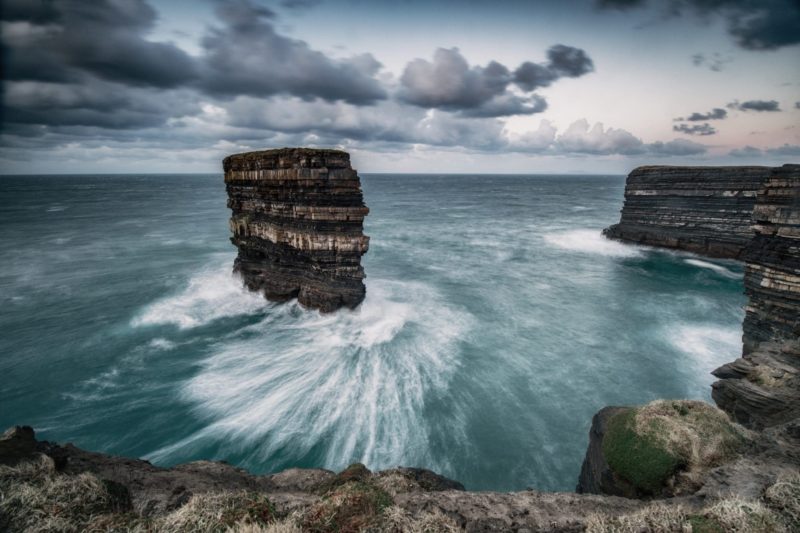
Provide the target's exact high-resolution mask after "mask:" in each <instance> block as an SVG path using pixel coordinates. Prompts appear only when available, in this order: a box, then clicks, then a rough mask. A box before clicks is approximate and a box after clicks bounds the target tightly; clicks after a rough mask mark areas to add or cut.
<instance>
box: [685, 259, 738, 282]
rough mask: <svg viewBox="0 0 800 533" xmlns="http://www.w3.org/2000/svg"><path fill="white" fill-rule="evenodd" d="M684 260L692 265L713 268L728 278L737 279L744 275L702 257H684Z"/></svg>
mask: <svg viewBox="0 0 800 533" xmlns="http://www.w3.org/2000/svg"><path fill="white" fill-rule="evenodd" d="M684 262H686V263H688V264H690V265H692V266H696V267H700V268H707V269H708V270H712V271H714V272H716V273H717V274H719V275H721V276H724V277H726V278H731V279H737V278H741V277H742V276H741V275H740V274H737V273H736V272H733V271H732V270H729V269H727V268H725V267H724V266H722V265H717V264H714V263H710V262H708V261H702V260H700V259H684Z"/></svg>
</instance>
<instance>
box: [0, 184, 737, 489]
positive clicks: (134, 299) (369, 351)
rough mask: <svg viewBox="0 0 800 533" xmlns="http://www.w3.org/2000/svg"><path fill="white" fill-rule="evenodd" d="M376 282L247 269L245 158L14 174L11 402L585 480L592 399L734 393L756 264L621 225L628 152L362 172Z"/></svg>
mask: <svg viewBox="0 0 800 533" xmlns="http://www.w3.org/2000/svg"><path fill="white" fill-rule="evenodd" d="M362 182H363V188H364V195H365V199H366V202H367V204H368V205H369V207H370V209H371V213H370V215H369V217H368V218H367V220H366V224H365V232H366V233H367V234H368V235H369V236H370V237H371V243H370V251H369V253H368V254H367V255H366V256H365V257H364V262H363V264H364V267H365V269H366V272H367V276H368V278H367V298H366V300H365V301H364V303H363V304H362V306H361V308H360V309H358V310H356V311H353V312H349V311H342V312H338V313H335V314H331V315H321V314H319V313H318V312H313V311H306V310H303V309H302V308H300V307H298V305H297V304H296V303H289V304H284V305H276V304H271V303H267V302H265V301H264V300H263V299H262V298H261V297H259V296H258V295H255V294H250V293H247V292H246V291H244V290H243V289H242V288H241V286H240V282H239V280H237V279H236V278H234V277H233V276H232V275H231V266H232V263H233V259H234V256H235V250H234V247H233V246H232V245H231V244H230V242H229V240H228V237H229V230H228V224H227V219H228V216H229V211H228V209H227V208H226V207H225V201H226V196H225V190H224V185H223V182H222V176H221V175H218V174H215V175H127V176H102V175H94V176H77V175H70V176H26V177H12V176H4V177H0V302H1V303H2V305H1V306H0V376H2V378H0V426H2V427H3V428H5V427H7V426H10V425H13V424H28V425H32V426H34V427H35V428H36V429H37V431H38V435H39V436H40V438H44V439H49V440H55V441H58V442H73V443H75V444H76V445H78V446H80V447H83V448H86V449H89V450H95V451H103V452H109V453H114V454H123V455H129V456H137V457H144V458H147V459H149V460H151V461H152V462H154V463H156V464H160V465H171V464H175V463H179V462H185V461H190V460H195V459H224V460H226V461H229V462H231V463H233V464H235V465H238V466H242V467H245V468H247V469H250V470H252V471H254V472H258V473H265V472H274V471H278V470H281V469H285V468H288V467H294V466H298V467H325V468H330V469H341V468H343V467H345V466H346V465H348V464H349V463H352V462H356V461H360V462H363V463H365V464H366V465H367V466H368V467H370V468H372V469H380V468H387V467H392V466H396V465H404V466H420V467H425V468H430V469H433V470H435V471H437V472H439V473H441V474H444V475H446V476H448V477H451V478H454V479H457V480H459V481H461V482H463V483H464V484H465V485H466V486H467V488H469V489H475V490H477V489H490V490H501V491H508V490H522V489H525V488H527V487H532V488H536V489H543V490H572V489H574V487H575V484H576V482H577V478H578V473H579V470H580V465H581V461H582V459H583V455H584V452H585V450H586V445H587V442H588V430H589V425H590V422H591V418H592V415H593V414H594V413H595V412H596V411H597V410H598V409H600V408H601V407H603V406H606V405H621V404H639V403H643V402H647V401H649V400H653V399H656V398H698V399H706V400H708V399H710V387H709V385H710V384H711V382H712V381H713V378H712V376H711V375H710V374H709V372H710V371H711V370H713V369H714V368H715V367H717V366H718V365H720V364H722V363H724V362H728V361H731V360H733V359H735V358H736V357H737V356H738V355H739V353H740V350H741V320H742V317H743V311H742V306H743V305H744V302H745V300H744V297H743V295H742V268H741V266H739V265H738V264H736V263H733V262H726V261H712V260H708V259H702V258H699V257H695V256H691V255H688V254H681V253H671V252H664V251H653V250H649V249H645V248H641V247H634V246H628V245H623V244H620V243H617V242H612V241H609V240H606V239H604V238H603V237H602V236H601V235H600V230H601V229H602V228H603V227H605V226H607V225H609V224H611V223H614V222H616V221H617V219H618V216H619V209H620V207H621V205H622V198H623V189H624V178H623V177H621V176H581V177H574V176H505V175H433V174H432V175H388V174H383V175H371V174H366V175H362Z"/></svg>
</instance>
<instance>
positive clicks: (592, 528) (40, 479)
mask: <svg viewBox="0 0 800 533" xmlns="http://www.w3.org/2000/svg"><path fill="white" fill-rule="evenodd" d="M698 404H700V402H661V403H658V404H657V405H653V406H648V407H646V408H643V409H644V411H643V412H644V413H646V414H647V416H648V417H649V418H648V419H649V420H650V421H651V422H652V421H653V420H660V423H661V422H665V423H666V424H667V426H664V427H669V428H670V429H671V431H674V432H677V433H676V434H677V435H679V436H681V437H688V438H689V439H690V441H688V442H690V443H691V444H692V446H695V447H696V448H697V449H696V450H695V451H696V452H697V453H698V456H697V457H696V458H694V459H691V462H687V463H682V461H683V460H684V458H685V457H689V458H691V457H692V453H691V452H687V453H689V455H687V456H684V455H681V454H683V453H684V452H686V450H688V448H686V447H685V446H677V445H676V444H675V443H673V442H672V441H671V440H669V439H670V438H671V435H672V434H671V433H669V432H667V433H663V432H662V433H660V434H658V433H657V434H648V433H642V434H638V433H636V428H635V426H630V427H627V428H625V429H624V431H622V433H620V434H618V435H616V437H615V438H618V437H620V436H621V437H622V438H621V439H618V441H617V442H616V444H615V446H616V447H617V448H616V450H615V452H614V453H616V454H617V455H615V456H610V457H634V458H636V459H637V460H639V459H646V458H647V457H648V454H656V455H657V454H658V453H664V454H666V456H667V457H673V455H674V457H677V459H676V460H674V461H668V463H669V468H668V469H661V470H659V469H658V468H656V467H654V466H653V465H654V464H655V465H656V466H658V465H659V464H660V463H658V461H656V462H655V463H654V462H653V461H639V462H634V463H629V464H627V465H626V466H625V467H624V468H627V470H624V469H623V470H621V471H622V472H624V473H625V475H626V476H630V477H631V479H633V480H635V483H634V485H636V484H641V487H639V489H635V490H640V489H641V490H643V491H644V492H640V493H627V494H626V495H627V496H635V498H633V497H628V498H626V497H619V496H610V495H595V494H576V493H567V492H562V493H547V492H539V491H535V490H527V491H523V492H511V493H497V492H469V491H465V490H464V487H463V486H461V484H459V483H458V482H456V481H452V480H449V479H447V478H445V477H442V476H440V475H437V474H435V473H434V472H431V471H429V470H424V469H419V468H394V469H390V470H383V471H380V472H370V471H369V470H368V469H366V468H365V467H364V466H363V465H360V464H355V465H351V466H350V467H348V468H347V469H345V470H344V471H342V472H339V473H338V474H337V473H334V472H331V471H328V470H321V469H290V470H286V471H284V472H280V473H277V474H270V475H252V474H250V473H248V472H246V471H244V470H242V469H239V468H235V467H233V466H231V465H229V464H226V463H224V462H210V461H197V462H192V463H186V464H182V465H178V466H175V467H172V468H160V467H157V466H154V465H152V464H150V463H149V462H147V461H144V460H140V459H130V458H125V457H116V456H111V455H106V454H101V453H93V452H88V451H84V450H81V449H80V448H77V447H75V446H73V445H71V444H66V445H63V446H62V445H58V444H55V443H50V442H46V441H38V440H36V438H35V434H34V432H33V430H32V429H31V428H29V427H14V428H11V429H9V430H8V431H6V432H5V434H4V435H3V436H2V438H0V530H2V531H76V532H77V531H142V532H145V531H146V532H173V531H187V532H188V531H240V532H257V531H264V532H272V533H279V532H284V533H286V532H300V531H308V532H318V533H320V532H357V531H386V532H406V531H408V532H440V531H441V532H452V531H471V532H477V531H498V532H499V531H517V532H531V531H550V532H556V531H564V532H567V531H569V532H573V531H589V532H606V531H623V532H627V531H631V532H634V531H635V532H639V531H653V532H660V531H664V532H667V531H669V532H672V531H705V532H719V531H748V532H749V531H756V532H758V531H761V532H782V531H783V532H788V531H793V530H794V531H796V530H797V529H796V528H797V527H800V476H798V472H800V427H795V426H791V425H785V426H782V427H781V428H773V429H771V430H769V431H766V432H763V433H758V434H754V433H750V432H748V431H747V430H745V429H744V428H741V427H738V426H735V425H731V423H730V422H729V421H728V419H727V417H726V416H725V415H724V414H723V413H721V412H720V411H718V410H716V409H714V408H713V407H710V406H705V407H700V406H699V405H698ZM684 409H686V410H687V412H690V413H692V415H691V416H688V417H685V416H683V415H681V414H680V413H681V412H682V411H683V410H684ZM626 412H627V411H626ZM607 414H608V411H603V412H601V413H600V414H599V415H598V417H599V418H598V417H596V419H595V424H598V423H601V424H602V423H605V422H604V421H605V420H607V417H606V415H607ZM698 414H699V416H697V415H698ZM658 416H661V418H660V419H658ZM709 419H711V420H714V421H715V425H713V426H712V427H711V428H705V426H702V425H698V424H697V423H696V422H697V421H698V420H699V421H708V420H709ZM598 420H600V422H598ZM626 420H627V419H626ZM626 423H627V422H626ZM653 427H656V428H658V427H661V426H658V425H656V426H653ZM595 429H596V428H595ZM595 429H593V431H594V430H595ZM720 429H722V430H724V431H725V434H726V435H727V438H726V439H722V440H716V439H713V438H712V439H711V441H710V444H705V443H704V442H703V441H704V439H706V437H707V436H708V435H707V433H708V431H717V430H720ZM630 431H632V432H633V433H627V432H630ZM704 432H705V433H704ZM606 435H609V434H608V433H607V434H606ZM611 435H613V433H612V434H611ZM631 435H633V436H631ZM598 442H601V441H598V440H597V439H594V438H593V443H594V444H595V445H596V444H597V443H598ZM601 446H602V444H601ZM664 446H666V448H663V447H664ZM653 450H656V451H655V452H654V451H653ZM532 453H535V452H532ZM592 453H593V452H592V450H591V449H590V452H589V454H587V461H590V460H591V459H590V456H591V455H592ZM601 455H602V453H601ZM651 459H652V458H651ZM614 461H616V459H612V460H611V462H612V463H614ZM595 466H597V465H594V466H591V467H586V466H585V467H584V469H585V470H586V469H587V468H594V467H595ZM600 468H601V470H602V468H608V467H607V466H605V467H603V466H602V465H601V466H600ZM614 468H620V467H619V465H617V464H616V463H614ZM598 471H600V470H598ZM654 471H655V472H656V473H655V474H654V473H653V472H654ZM615 476H617V474H611V477H610V478H609V479H613V478H615ZM658 476H663V477H658ZM590 477H591V476H589V477H586V476H584V474H582V476H581V483H585V482H587V481H591V480H590ZM617 479H618V476H617ZM642 480H644V481H642ZM620 486H622V487H631V486H633V485H631V483H630V482H627V481H626V482H623V485H620ZM697 487H701V490H700V491H697V490H696V489H697ZM605 488H606V489H611V490H616V489H614V488H613V487H612V486H611V485H609V486H606V487H605ZM624 490H627V489H625V488H624V489H623V493H624ZM733 526H735V527H733ZM706 527H707V528H706ZM704 528H706V529H704Z"/></svg>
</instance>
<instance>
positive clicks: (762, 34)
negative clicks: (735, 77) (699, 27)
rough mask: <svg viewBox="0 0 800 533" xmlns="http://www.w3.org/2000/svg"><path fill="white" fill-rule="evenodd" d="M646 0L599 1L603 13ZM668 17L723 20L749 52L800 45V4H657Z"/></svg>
mask: <svg viewBox="0 0 800 533" xmlns="http://www.w3.org/2000/svg"><path fill="white" fill-rule="evenodd" d="M651 3H653V2H647V1H646V0H597V1H596V5H597V6H598V7H599V8H601V9H618V10H626V9H634V8H640V7H643V6H645V5H648V4H651ZM655 4H656V5H657V6H661V8H662V9H663V12H664V14H665V15H666V16H678V15H682V14H684V13H685V12H690V13H692V14H694V15H696V16H699V17H701V18H704V19H705V18H707V17H709V16H712V15H713V16H719V17H721V18H723V20H724V21H725V24H726V26H727V30H728V33H729V34H730V35H731V36H732V37H733V38H734V40H735V41H736V43H737V44H738V45H739V46H741V47H742V48H745V49H748V50H774V49H776V48H781V47H783V46H792V45H796V44H798V43H800V2H797V0H663V1H662V2H655Z"/></svg>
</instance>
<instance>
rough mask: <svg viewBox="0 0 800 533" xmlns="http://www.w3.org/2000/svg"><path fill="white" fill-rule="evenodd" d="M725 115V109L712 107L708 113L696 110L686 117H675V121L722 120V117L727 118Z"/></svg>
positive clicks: (726, 114) (726, 113)
mask: <svg viewBox="0 0 800 533" xmlns="http://www.w3.org/2000/svg"><path fill="white" fill-rule="evenodd" d="M727 116H728V112H727V111H725V110H724V109H721V108H719V107H715V108H714V109H712V110H711V111H709V112H708V113H697V112H695V113H692V114H691V115H689V116H688V117H686V118H683V117H679V118H676V119H675V122H682V121H688V122H700V121H702V120H722V119H724V118H727Z"/></svg>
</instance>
